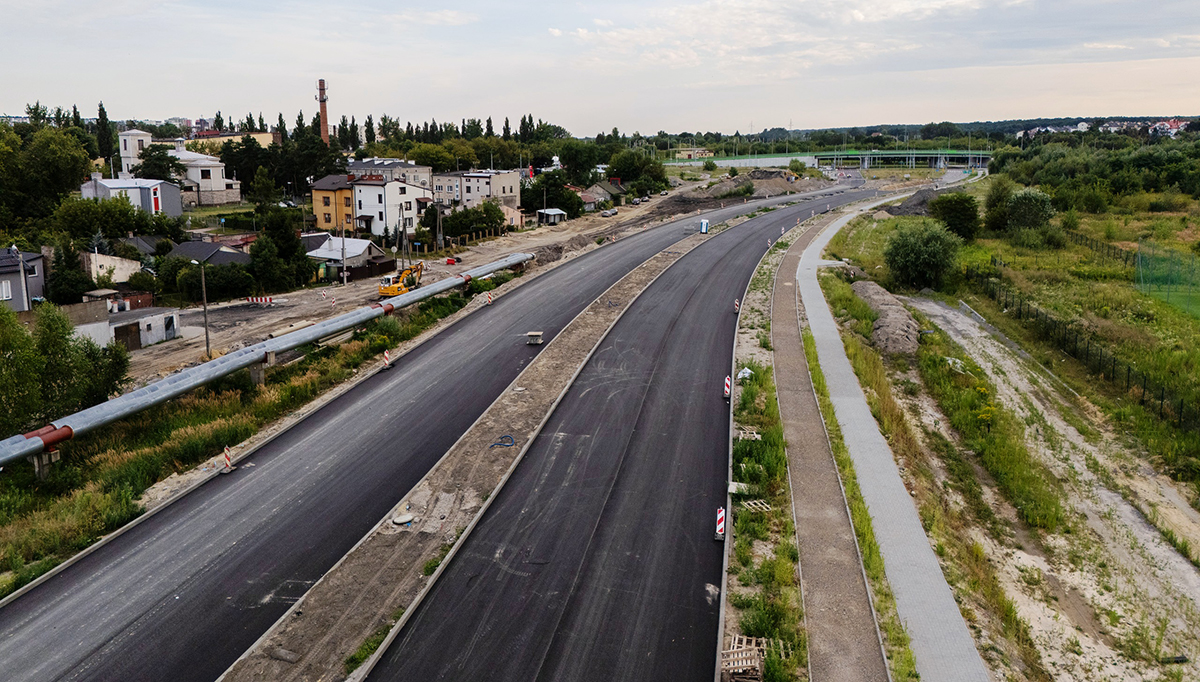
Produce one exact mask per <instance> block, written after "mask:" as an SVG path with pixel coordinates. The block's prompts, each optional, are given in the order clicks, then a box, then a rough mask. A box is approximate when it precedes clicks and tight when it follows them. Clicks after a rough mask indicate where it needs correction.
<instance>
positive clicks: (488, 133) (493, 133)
mask: <svg viewBox="0 0 1200 682" xmlns="http://www.w3.org/2000/svg"><path fill="white" fill-rule="evenodd" d="M483 134H484V135H486V136H487V137H495V136H496V131H495V130H493V129H492V117H491V116H488V117H487V126H486V127H485V128H484V129H483Z"/></svg>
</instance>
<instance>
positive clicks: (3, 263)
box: [0, 247, 33, 274]
mask: <svg viewBox="0 0 1200 682" xmlns="http://www.w3.org/2000/svg"><path fill="white" fill-rule="evenodd" d="M20 267H21V266H20V260H19V259H18V258H17V251H16V249H13V248H11V247H9V248H7V249H3V250H0V274H9V273H15V272H17V270H18V269H20ZM32 269H33V266H32V265H30V264H29V263H28V262H27V263H26V264H25V270H26V272H28V271H29V270H32ZM30 274H32V273H30Z"/></svg>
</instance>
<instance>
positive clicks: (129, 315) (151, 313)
mask: <svg viewBox="0 0 1200 682" xmlns="http://www.w3.org/2000/svg"><path fill="white" fill-rule="evenodd" d="M108 326H109V330H110V338H112V339H114V340H116V341H118V342H120V343H122V344H124V345H125V348H126V349H128V350H131V351H134V350H141V349H142V348H144V347H146V346H151V345H154V344H156V343H160V342H162V341H170V340H171V339H173V338H175V337H176V336H178V335H179V310H178V309H176V308H136V309H133V310H126V311H124V312H118V313H113V314H111V315H109V317H108Z"/></svg>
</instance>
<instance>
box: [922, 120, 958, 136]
mask: <svg viewBox="0 0 1200 682" xmlns="http://www.w3.org/2000/svg"><path fill="white" fill-rule="evenodd" d="M959 135H962V131H961V130H960V129H959V127H958V126H956V125H954V124H953V123H951V122H949V121H942V122H941V123H928V124H926V125H924V126H922V127H921V139H923V140H936V139H938V138H939V137H946V138H951V137H956V136H959Z"/></svg>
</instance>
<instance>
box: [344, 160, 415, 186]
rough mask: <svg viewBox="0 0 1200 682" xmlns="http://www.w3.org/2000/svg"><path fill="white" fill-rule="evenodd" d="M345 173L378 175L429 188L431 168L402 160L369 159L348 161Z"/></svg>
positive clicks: (386, 178)
mask: <svg viewBox="0 0 1200 682" xmlns="http://www.w3.org/2000/svg"><path fill="white" fill-rule="evenodd" d="M346 173H348V174H350V175H353V176H356V177H357V176H360V175H380V176H383V179H385V180H399V181H400V182H407V183H408V184H410V185H416V186H417V187H429V185H430V184H431V182H432V175H433V168H430V167H429V166H419V165H417V164H415V163H412V162H409V161H404V160H402V159H388V158H381V157H370V158H366V159H361V160H360V159H350V161H349V162H348V163H347V164H346Z"/></svg>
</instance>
